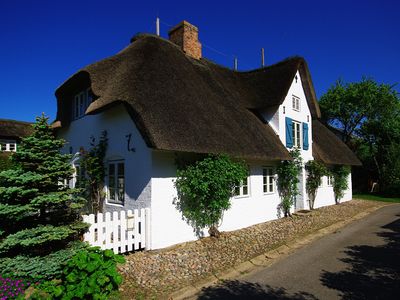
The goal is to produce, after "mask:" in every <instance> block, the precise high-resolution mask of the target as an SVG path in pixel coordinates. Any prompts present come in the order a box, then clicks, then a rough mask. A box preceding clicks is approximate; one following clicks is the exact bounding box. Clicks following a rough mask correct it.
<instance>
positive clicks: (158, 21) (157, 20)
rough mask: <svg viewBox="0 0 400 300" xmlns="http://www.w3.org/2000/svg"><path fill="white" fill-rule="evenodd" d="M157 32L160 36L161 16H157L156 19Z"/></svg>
mask: <svg viewBox="0 0 400 300" xmlns="http://www.w3.org/2000/svg"><path fill="white" fill-rule="evenodd" d="M156 34H157V36H160V18H159V17H157V19H156Z"/></svg>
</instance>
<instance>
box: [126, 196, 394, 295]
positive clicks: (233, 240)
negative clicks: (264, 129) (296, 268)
mask: <svg viewBox="0 0 400 300" xmlns="http://www.w3.org/2000/svg"><path fill="white" fill-rule="evenodd" d="M384 205H387V204H385V203H382V202H374V201H363V200H352V201H348V202H345V203H342V204H340V205H332V206H327V207H322V208H319V209H316V210H314V211H312V212H310V213H307V214H299V215H294V216H293V218H282V219H278V220H273V221H269V222H265V223H261V224H257V225H253V226H251V227H248V228H244V229H241V230H236V231H231V232H223V234H222V235H221V237H220V238H219V239H216V238H203V239H201V240H198V241H194V242H188V243H183V244H179V245H176V246H173V247H170V248H166V249H162V250H157V251H149V252H137V253H133V254H130V255H127V256H126V260H127V262H126V263H125V264H124V265H123V266H121V267H120V268H119V269H120V271H121V273H122V274H123V276H124V283H123V284H122V286H121V289H120V291H121V296H122V298H123V299H133V297H135V295H137V296H138V297H140V298H148V297H151V298H153V297H159V296H160V297H166V295H168V294H170V293H172V292H173V291H177V290H178V289H179V288H182V287H184V286H186V285H189V284H190V283H192V282H196V281H198V280H200V279H203V278H205V277H207V276H209V275H211V274H215V273H217V272H220V271H223V270H226V269H228V268H230V267H233V266H235V265H237V264H239V263H241V262H244V261H246V260H249V259H251V258H254V257H256V256H258V255H260V254H262V253H264V252H266V251H268V250H272V249H274V248H277V247H279V246H281V245H282V244H284V243H286V242H289V241H290V240H293V239H294V238H296V237H299V236H302V235H306V234H309V233H311V232H314V231H316V230H318V229H321V228H324V227H327V226H329V225H331V224H334V223H337V222H340V221H344V220H348V219H349V218H351V217H353V216H355V215H357V214H358V213H360V212H362V211H365V210H368V209H371V208H374V207H380V206H384Z"/></svg>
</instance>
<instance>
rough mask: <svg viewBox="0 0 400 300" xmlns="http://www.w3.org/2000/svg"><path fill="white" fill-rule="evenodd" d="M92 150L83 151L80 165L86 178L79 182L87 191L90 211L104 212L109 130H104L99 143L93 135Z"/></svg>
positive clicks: (86, 195) (86, 196)
mask: <svg viewBox="0 0 400 300" xmlns="http://www.w3.org/2000/svg"><path fill="white" fill-rule="evenodd" d="M90 146H91V148H90V150H89V151H86V152H85V151H84V152H82V153H81V160H80V166H81V168H82V169H83V170H85V173H86V174H85V175H86V176H85V178H81V180H80V181H79V182H78V185H79V187H82V188H83V189H84V191H85V198H87V199H88V200H89V203H88V204H89V205H88V206H87V210H88V213H98V212H102V209H103V201H104V195H103V193H102V191H103V188H104V178H105V176H106V174H105V167H104V158H105V156H106V152H107V147H108V138H107V131H103V132H102V134H101V136H100V140H99V142H98V144H96V140H95V139H94V137H92V141H91V143H90Z"/></svg>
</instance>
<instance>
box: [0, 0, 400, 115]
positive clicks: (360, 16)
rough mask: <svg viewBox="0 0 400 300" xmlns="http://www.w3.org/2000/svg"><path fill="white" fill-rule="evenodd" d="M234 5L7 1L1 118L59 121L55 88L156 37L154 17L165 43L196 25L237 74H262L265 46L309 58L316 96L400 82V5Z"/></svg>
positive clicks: (1, 33) (0, 36)
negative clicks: (333, 88) (352, 84)
mask: <svg viewBox="0 0 400 300" xmlns="http://www.w3.org/2000/svg"><path fill="white" fill-rule="evenodd" d="M158 2H159V3H158ZM236 2H237V3H236ZM236 2H235V1H226V2H223V1H217V0H214V1H200V0H197V1H188V0H186V1H181V2H177V1H175V2H174V1H133V0H131V1H120V0H113V1H102V0H97V1H84V0H81V1H73V0H69V1H65V0H64V1H56V0H52V1H51V0H47V1H44V0H36V1H34V0H32V1H27V0H25V1H22V0H13V1H10V0H8V1H6V0H4V1H0V20H1V21H0V104H1V106H0V107H1V109H0V118H8V119H18V120H25V121H33V120H34V118H35V116H36V115H39V114H41V112H45V113H46V114H47V115H49V116H50V119H51V120H53V119H54V117H55V114H56V99H55V96H54V91H55V89H56V88H57V87H58V86H59V85H60V84H61V83H62V82H63V81H65V80H66V79H67V78H68V77H69V76H71V75H72V74H73V73H74V72H75V71H77V70H78V69H80V68H82V67H83V66H85V65H87V64H90V63H92V62H94V61H97V60H100V59H102V58H105V57H108V56H111V55H113V54H115V53H116V52H118V51H119V50H121V49H122V48H124V47H125V46H127V45H128V43H129V39H130V38H131V37H132V36H133V35H134V34H135V33H137V32H155V18H156V16H157V15H159V16H160V19H161V21H162V22H163V23H162V24H161V34H162V36H164V37H166V36H167V31H168V29H169V27H168V25H167V24H170V25H175V24H177V23H178V22H180V21H181V20H183V19H186V20H188V21H189V22H191V23H193V24H194V25H196V26H198V27H199V31H200V33H199V34H200V40H201V42H202V43H203V56H205V57H207V58H209V59H211V60H214V61H216V62H218V63H220V64H223V65H226V66H229V67H230V66H232V64H233V62H232V60H233V59H232V56H233V55H236V56H238V58H239V69H240V70H248V69H253V68H257V67H259V66H260V48H261V47H264V48H265V52H266V63H267V64H273V63H276V62H278V61H279V60H282V59H284V58H286V57H289V56H293V55H301V56H304V57H305V58H306V60H307V62H308V65H309V67H310V70H311V74H312V78H313V82H314V86H315V89H316V92H317V95H318V97H320V96H321V95H322V94H323V93H325V92H326V90H327V89H328V88H329V86H330V85H332V84H333V83H334V82H335V81H336V80H337V79H338V78H343V79H344V80H345V81H358V80H360V79H361V77H362V76H363V75H366V76H370V77H373V78H374V79H375V80H377V81H378V82H385V83H390V84H395V83H397V82H398V81H399V75H398V74H399V73H398V72H399V71H400V60H399V55H400V21H399V18H400V17H399V16H400V15H399V11H400V1H396V0H392V1H390V0H381V1H368V0H365V1H361V0H360V1H350V0H347V1H342V0H340V1H329V2H328V1H322V0H320V1H307V0H302V1H300V0H296V1H291V0H285V1H283V0H282V1H250V0H247V1H236ZM191 3H192V4H191ZM207 46H208V47H211V48H213V49H216V50H218V51H219V52H221V53H224V55H222V54H219V53H217V52H215V51H212V50H210V48H208V47H207ZM396 89H397V90H398V91H400V88H399V86H397V87H396Z"/></svg>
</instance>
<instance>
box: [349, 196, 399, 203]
mask: <svg viewBox="0 0 400 300" xmlns="http://www.w3.org/2000/svg"><path fill="white" fill-rule="evenodd" d="M353 198H355V199H361V200H372V201H382V202H392V203H400V198H389V197H384V196H380V195H371V194H353Z"/></svg>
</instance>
